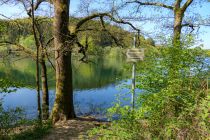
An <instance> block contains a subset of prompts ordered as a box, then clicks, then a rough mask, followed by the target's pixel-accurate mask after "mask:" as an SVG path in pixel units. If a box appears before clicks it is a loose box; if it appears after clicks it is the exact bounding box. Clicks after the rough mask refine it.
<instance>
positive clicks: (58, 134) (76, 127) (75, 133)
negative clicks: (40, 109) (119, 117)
mask: <svg viewBox="0 0 210 140" xmlns="http://www.w3.org/2000/svg"><path fill="white" fill-rule="evenodd" d="M102 124H107V122H100V121H98V120H96V119H94V118H91V117H85V118H77V119H74V120H68V121H65V122H58V123H56V124H55V126H54V127H53V128H52V129H51V130H50V133H49V134H48V135H46V136H45V137H44V138H43V140H83V139H85V140H86V139H88V138H87V131H88V130H91V129H92V128H95V127H99V126H101V125H102Z"/></svg>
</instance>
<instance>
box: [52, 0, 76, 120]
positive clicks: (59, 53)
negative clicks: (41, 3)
mask: <svg viewBox="0 0 210 140" xmlns="http://www.w3.org/2000/svg"><path fill="white" fill-rule="evenodd" d="M69 3H70V1H69V0H54V9H55V17H54V23H53V26H54V45H55V66H56V98H55V102H54V106H53V110H52V114H51V118H52V121H53V123H55V122H56V121H59V120H67V119H70V118H75V112H74V106H73V87H72V64H71V50H70V47H71V44H72V43H70V42H71V40H70V37H69V35H70V33H69V30H68V24H69Z"/></svg>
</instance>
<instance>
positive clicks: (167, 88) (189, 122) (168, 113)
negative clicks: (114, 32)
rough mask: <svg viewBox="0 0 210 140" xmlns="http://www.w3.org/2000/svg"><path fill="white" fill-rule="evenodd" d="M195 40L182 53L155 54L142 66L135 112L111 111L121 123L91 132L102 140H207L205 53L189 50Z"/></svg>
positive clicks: (161, 51)
mask: <svg viewBox="0 0 210 140" xmlns="http://www.w3.org/2000/svg"><path fill="white" fill-rule="evenodd" d="M192 41H193V40H192V38H187V41H186V42H184V43H183V46H182V47H179V48H174V47H172V45H171V44H169V45H167V47H162V48H153V49H151V50H147V51H146V57H145V60H144V62H140V63H141V64H140V65H138V68H137V69H138V73H139V74H137V75H139V76H138V77H137V81H139V83H138V85H137V87H138V88H140V89H142V90H143V93H141V94H139V96H138V97H137V99H136V103H137V104H136V108H135V109H134V110H132V109H131V108H130V107H128V106H122V105H121V104H120V103H116V104H115V106H114V107H113V108H112V109H110V110H109V112H110V113H111V114H113V115H116V114H119V116H120V119H119V120H117V121H114V122H112V123H111V126H110V127H102V128H100V129H97V130H93V131H91V133H90V135H91V136H99V137H100V138H101V139H116V138H118V139H132V140H138V139H194V140H197V139H207V138H208V134H209V130H210V126H209V122H208V121H209V118H208V117H209V112H208V108H209V100H210V95H209V91H207V81H206V80H207V76H208V75H209V65H208V64H206V62H205V59H206V54H205V52H204V51H203V50H202V49H201V48H199V47H197V48H194V49H190V48H189V46H191V45H192V44H191V43H192Z"/></svg>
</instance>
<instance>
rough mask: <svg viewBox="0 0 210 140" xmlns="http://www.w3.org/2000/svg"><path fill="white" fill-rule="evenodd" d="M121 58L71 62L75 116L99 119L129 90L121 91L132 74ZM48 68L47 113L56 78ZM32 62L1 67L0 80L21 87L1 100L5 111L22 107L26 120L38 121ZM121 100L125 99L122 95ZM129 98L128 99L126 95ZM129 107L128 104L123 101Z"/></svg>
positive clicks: (11, 61)
mask: <svg viewBox="0 0 210 140" xmlns="http://www.w3.org/2000/svg"><path fill="white" fill-rule="evenodd" d="M129 66H130V64H127V63H126V61H125V59H124V58H123V57H102V58H92V59H91V62H89V63H82V62H80V61H78V59H77V58H74V59H73V85H74V105H75V110H76V114H77V115H95V116H96V117H97V116H98V117H100V116H101V115H102V114H103V113H104V111H105V110H106V108H108V107H111V106H112V105H113V102H114V101H115V99H116V98H117V97H118V96H120V95H121V94H124V93H128V92H129V90H128V89H126V88H121V86H122V84H123V85H124V84H130V81H129V80H126V79H129V77H130V75H131V73H129V72H128V67H129ZM47 67H48V81H49V96H50V109H51V108H52V106H53V102H54V99H55V88H54V87H55V76H54V70H53V69H52V67H51V65H50V63H47ZM35 72H36V68H35V62H34V61H33V60H31V59H29V58H23V59H20V58H8V59H7V60H4V61H3V62H1V63H0V78H7V79H9V80H11V81H13V82H17V83H19V84H21V85H22V86H21V87H20V88H18V89H17V91H16V92H13V93H9V94H8V95H7V96H5V97H4V99H3V106H4V108H14V107H22V108H23V109H24V110H25V112H26V116H27V118H36V117H37V93H36V89H35ZM122 96H124V95H122ZM125 96H126V97H128V96H129V97H130V95H125ZM124 103H125V104H129V103H130V102H129V101H124Z"/></svg>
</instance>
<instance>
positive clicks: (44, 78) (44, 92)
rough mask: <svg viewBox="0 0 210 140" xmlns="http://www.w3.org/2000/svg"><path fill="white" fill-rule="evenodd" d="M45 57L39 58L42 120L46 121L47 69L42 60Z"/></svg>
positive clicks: (47, 102) (47, 113)
mask: <svg viewBox="0 0 210 140" xmlns="http://www.w3.org/2000/svg"><path fill="white" fill-rule="evenodd" d="M44 58H45V56H44V55H42V58H41V62H40V63H41V76H42V79H41V80H42V118H43V119H44V120H47V119H48V118H49V92H48V82H47V67H46V63H45V60H44Z"/></svg>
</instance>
